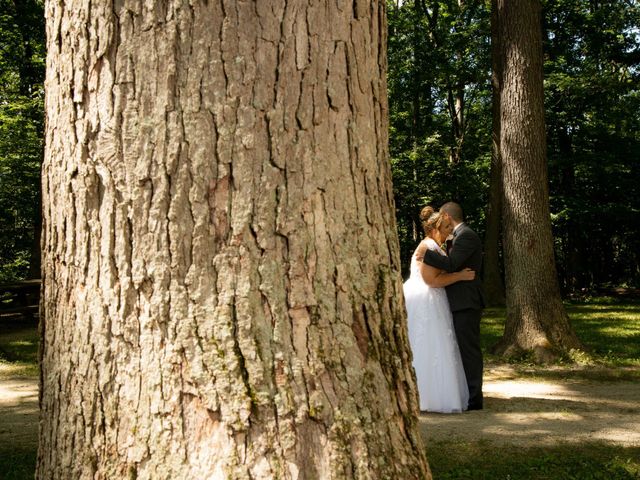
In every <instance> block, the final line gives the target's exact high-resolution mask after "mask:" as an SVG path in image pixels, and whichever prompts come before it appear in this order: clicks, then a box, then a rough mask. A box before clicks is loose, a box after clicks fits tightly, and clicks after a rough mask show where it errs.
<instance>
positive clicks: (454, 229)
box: [451, 222, 464, 233]
mask: <svg viewBox="0 0 640 480" xmlns="http://www.w3.org/2000/svg"><path fill="white" fill-rule="evenodd" d="M462 225H464V222H460V223H459V224H457V225H456V226H455V227H453V232H451V233H456V232H457V231H458V230H459V229H460V227H461V226H462Z"/></svg>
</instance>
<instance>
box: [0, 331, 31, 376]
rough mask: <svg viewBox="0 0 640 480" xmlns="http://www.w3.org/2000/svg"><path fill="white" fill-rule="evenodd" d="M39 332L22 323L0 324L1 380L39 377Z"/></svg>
mask: <svg viewBox="0 0 640 480" xmlns="http://www.w3.org/2000/svg"><path fill="white" fill-rule="evenodd" d="M38 342H39V338H38V330H37V327H35V326H33V325H24V324H21V323H4V324H0V380H1V379H2V378H6V377H9V376H10V377H37V376H38Z"/></svg>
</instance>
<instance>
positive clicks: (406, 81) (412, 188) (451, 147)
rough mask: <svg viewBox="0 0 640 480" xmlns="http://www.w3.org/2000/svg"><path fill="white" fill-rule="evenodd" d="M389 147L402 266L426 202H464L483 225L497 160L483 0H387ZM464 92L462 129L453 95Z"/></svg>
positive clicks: (477, 223)
mask: <svg viewBox="0 0 640 480" xmlns="http://www.w3.org/2000/svg"><path fill="white" fill-rule="evenodd" d="M388 6H389V8H388V25H389V44H388V58H389V69H388V86H389V112H390V114H389V120H390V146H389V147H390V153H391V165H392V171H393V181H394V194H395V199H396V214H397V218H398V228H399V235H400V243H401V252H402V263H403V267H405V268H406V267H407V266H408V263H409V261H408V259H409V257H410V256H411V254H412V253H413V250H414V249H415V247H416V244H417V242H418V239H420V238H422V231H421V230H422V229H421V227H420V225H419V213H420V210H421V209H422V207H424V206H426V205H432V206H434V207H436V208H437V207H438V206H439V205H441V204H442V203H444V202H446V201H448V200H456V201H458V202H460V203H461V204H462V206H463V208H464V209H465V211H466V213H467V216H468V218H469V219H470V220H471V223H472V225H473V226H475V227H476V228H478V229H479V230H480V232H482V230H483V227H482V226H483V220H484V205H485V204H486V201H487V198H486V196H487V191H488V185H487V181H488V172H489V161H490V139H491V131H490V128H491V116H490V109H491V105H490V89H489V67H490V61H489V23H488V20H489V13H488V11H487V9H486V5H485V4H484V3H483V2H468V3H466V4H465V5H463V6H460V5H459V3H458V2H457V1H445V2H429V4H428V5H427V3H426V2H422V1H419V0H416V1H407V2H403V3H402V4H401V5H397V4H396V3H395V2H389V3H388ZM460 92H463V94H462V98H463V100H464V114H465V122H464V128H463V131H461V132H460V131H456V129H455V128H454V126H453V120H452V112H451V109H452V108H454V107H455V105H454V103H453V96H455V95H459V94H460Z"/></svg>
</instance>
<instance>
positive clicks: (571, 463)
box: [427, 439, 640, 480]
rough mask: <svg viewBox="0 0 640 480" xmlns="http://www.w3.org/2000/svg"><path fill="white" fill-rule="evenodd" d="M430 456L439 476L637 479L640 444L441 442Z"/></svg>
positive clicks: (466, 479) (463, 479) (450, 479)
mask: <svg viewBox="0 0 640 480" xmlns="http://www.w3.org/2000/svg"><path fill="white" fill-rule="evenodd" d="M427 458H428V460H429V464H430V466H431V470H432V472H433V477H434V478H435V479H437V480H497V479H503V480H507V479H508V480H556V479H577V480H637V479H638V478H640V447H616V446H611V445H607V444H604V443H599V442H589V443H582V444H580V445H579V446H576V445H575V444H557V445H555V446H551V447H531V448H521V447H516V446H512V445H508V444H499V443H493V442H489V441H486V440H480V441H474V442H461V441H459V440H456V439H451V440H443V441H435V442H432V443H430V444H429V445H428V447H427Z"/></svg>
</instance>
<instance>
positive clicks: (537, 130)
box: [497, 0, 581, 362]
mask: <svg viewBox="0 0 640 480" xmlns="http://www.w3.org/2000/svg"><path fill="white" fill-rule="evenodd" d="M497 4H498V10H497V15H498V27H499V37H500V40H501V64H502V67H503V69H502V73H503V75H502V81H503V84H502V89H501V92H500V112H501V115H500V123H501V125H500V126H501V128H500V156H501V159H502V183H503V191H504V197H503V202H504V203H503V216H504V222H503V226H504V228H503V238H504V241H503V246H504V258H505V277H506V282H505V283H506V303H507V319H506V325H505V332H504V336H503V338H502V340H501V341H500V343H499V345H498V352H501V353H504V354H506V355H509V354H511V353H514V352H516V351H521V350H530V351H533V352H534V354H535V356H536V358H537V359H538V360H539V361H543V362H544V361H548V360H550V359H551V358H553V356H554V355H555V353H556V352H557V351H558V350H567V349H571V348H581V344H580V341H579V340H578V338H577V337H576V335H575V333H574V332H573V329H572V328H571V325H570V323H569V319H568V317H567V314H566V312H565V310H564V307H563V305H562V299H561V297H560V288H559V285H558V279H557V275H556V266H555V260H554V254H553V238H552V234H551V218H550V212H549V192H548V179H547V161H546V138H545V128H544V103H543V100H544V99H543V84H542V79H543V77H542V29H541V17H540V10H541V7H540V2H539V0H522V1H518V2H509V1H506V0H498V2H497Z"/></svg>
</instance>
